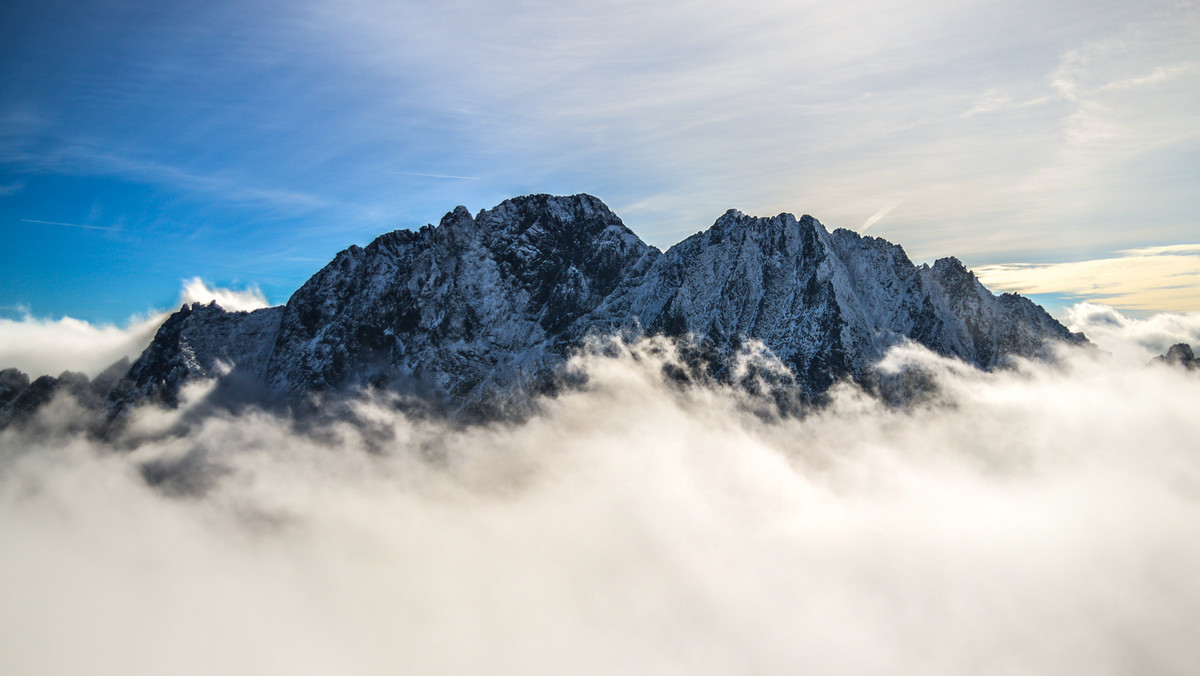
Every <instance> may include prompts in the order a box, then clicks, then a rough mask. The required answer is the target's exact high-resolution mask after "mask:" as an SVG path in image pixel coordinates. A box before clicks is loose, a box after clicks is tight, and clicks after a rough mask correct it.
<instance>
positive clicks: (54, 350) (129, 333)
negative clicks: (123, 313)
mask: <svg viewBox="0 0 1200 676" xmlns="http://www.w3.org/2000/svg"><path fill="white" fill-rule="evenodd" d="M212 301H216V302H217V304H218V305H220V306H221V307H223V308H225V309H226V310H229V311H231V312H248V311H251V310H257V309H258V308H262V307H267V305H268V303H267V299H266V298H265V297H264V296H263V294H262V292H261V291H259V290H258V288H257V287H249V288H247V289H242V290H235V289H223V288H215V287H210V286H209V285H208V284H207V283H205V282H204V281H203V280H202V279H200V278H199V277H193V278H191V279H188V280H185V281H184V283H183V289H182V290H181V291H180V293H179V300H178V301H177V302H178V303H180V304H185V303H189V304H190V303H204V304H207V303H210V302H212ZM169 314H170V313H169V312H161V311H156V312H151V313H148V314H146V315H141V316H135V317H132V318H130V319H129V320H128V321H127V322H126V323H125V325H124V326H116V325H113V324H93V323H91V322H87V321H83V320H80V319H75V318H73V317H62V318H59V319H49V318H44V317H35V316H33V315H32V314H30V313H29V312H28V311H25V312H23V313H22V316H21V317H20V318H19V319H5V318H2V317H0V368H17V369H20V370H22V371H24V372H25V373H26V374H28V375H30V376H32V377H37V376H41V375H52V376H57V375H59V374H60V373H62V372H63V371H79V372H82V373H86V374H87V375H88V376H95V375H96V374H98V373H100V372H101V371H103V370H104V369H105V368H107V367H108V366H110V365H112V364H113V363H115V362H117V361H118V360H120V359H121V358H122V357H128V358H130V359H136V358H137V356H138V355H139V354H141V352H142V350H144V349H146V346H147V345H149V344H150V341H151V340H152V339H153V338H154V333H155V332H156V331H157V330H158V327H159V326H160V325H161V324H162V323H163V321H164V320H165V319H166V318H167V316H168V315H169Z"/></svg>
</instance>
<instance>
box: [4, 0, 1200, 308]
mask: <svg viewBox="0 0 1200 676" xmlns="http://www.w3.org/2000/svg"><path fill="white" fill-rule="evenodd" d="M1197 35H1200V6H1198V5H1197V3H1196V2H1191V1H1181V2H1156V1H1147V2H1136V3H1131V2H1127V1H1122V2H1095V1H1091V0H1088V1H1079V2H1073V1H1069V0H1063V1H1050V2H1047V1H1045V0H1038V1H1037V2H1033V1H1026V0H1016V1H1004V2H999V1H997V2H971V3H963V2H958V1H954V2H950V1H940V0H924V1H921V2H896V1H889V0H879V1H871V2H857V3H854V2H843V1H838V2H832V1H831V2H824V1H812V2H759V3H752V4H747V3H741V2H739V3H733V2H724V1H704V2H693V3H678V2H673V1H671V2H668V1H664V0H643V1H639V2H623V1H618V2H569V1H553V2H550V1H546V2H542V1H539V0H529V1H520V2H518V1H501V2H456V1H453V0H450V1H445V2H438V3H425V2H394V1H390V0H389V1H384V0H353V1H346V0H339V1H337V2H333V1H332V0H299V1H297V2H287V3H282V2H273V3H271V2H261V1H259V0H241V1H239V2H224V1H222V0H215V1H213V2H205V3H181V2H171V1H164V2H155V3H138V2H118V1H113V2H101V1H94V2H81V1H78V0H74V1H71V2H59V1H55V0H39V1H38V2H28V1H25V0H10V1H8V2H5V3H3V6H2V7H0V317H4V318H7V319H9V320H12V321H24V320H31V321H41V322H49V321H62V320H63V318H73V319H78V320H81V321H85V322H90V323H98V324H114V325H115V324H121V325H126V326H132V325H133V324H134V323H135V322H137V321H144V320H145V318H146V317H148V316H152V315H154V314H155V313H158V312H161V311H163V310H165V309H169V308H170V307H171V305H172V304H173V303H175V302H177V301H178V300H179V297H180V296H181V289H182V288H184V287H185V286H186V284H187V283H189V282H190V280H194V279H197V278H198V279H200V280H203V283H204V284H207V285H208V286H210V287H212V288H218V287H220V288H227V289H233V290H236V291H238V292H242V293H249V294H251V295H254V294H258V295H260V296H262V297H263V298H264V299H265V302H269V303H272V304H275V303H282V302H285V301H286V300H287V298H288V296H289V295H290V294H291V293H292V291H294V290H295V289H296V288H298V287H299V286H300V285H301V284H302V283H303V282H304V281H305V280H306V279H307V278H308V277H309V276H310V275H312V274H313V273H314V272H316V271H317V270H318V269H320V267H321V266H323V265H324V264H325V263H326V262H328V261H329V260H330V259H331V258H332V257H333V255H334V254H335V253H336V252H337V251H339V250H341V249H343V248H346V247H348V246H350V245H351V244H359V245H364V244H366V243H368V242H369V241H371V240H372V239H373V238H374V237H376V236H377V235H379V234H381V233H383V232H386V231H390V230H394V229H398V228H415V227H419V226H420V225H423V224H425V223H430V222H433V223H436V222H437V221H438V219H439V218H440V217H441V216H442V215H443V214H444V213H446V212H447V211H450V210H451V209H452V208H453V207H454V206H456V205H459V204H463V205H466V206H467V207H469V208H470V209H471V210H472V211H477V210H479V209H483V208H490V207H492V206H494V205H496V204H497V203H499V202H500V201H502V200H503V199H506V198H508V197H511V196H515V195H520V194H528V193H539V192H545V193H553V194H573V193H579V192H586V193H590V194H593V195H596V196H598V197H600V198H601V199H602V200H604V201H605V203H607V204H608V205H609V206H610V207H611V208H612V209H613V210H614V211H615V212H616V213H617V214H618V215H619V216H621V217H622V218H623V220H624V221H625V222H626V224H627V225H629V226H630V227H631V228H632V229H633V230H634V231H635V232H637V233H638V234H639V235H640V236H641V237H642V238H643V239H644V240H646V241H647V242H649V243H651V244H654V245H656V246H659V247H660V248H666V247H669V246H670V245H672V244H674V243H676V242H678V241H679V240H681V239H682V238H684V237H686V236H688V235H690V234H693V233H695V232H697V231H700V230H703V229H705V228H707V227H708V226H710V225H711V224H712V222H713V221H715V220H716V218H717V217H718V216H719V215H720V214H722V213H723V212H724V211H725V210H727V209H729V208H737V209H740V210H742V211H744V212H746V213H750V214H755V215H774V214H776V213H780V212H791V213H795V214H797V215H799V214H811V215H813V216H815V217H816V218H818V219H819V220H821V221H822V222H823V223H824V224H825V225H826V226H827V227H829V228H830V229H832V228H835V227H845V228H849V229H852V230H856V231H858V232H862V233H864V234H869V235H875V236H879V237H884V238H886V239H888V240H890V241H893V242H895V243H898V244H901V245H902V246H904V247H905V250H906V251H907V252H908V253H909V255H910V257H911V258H913V260H914V261H916V262H932V261H933V260H935V259H936V258H939V257H942V256H948V255H954V256H958V257H959V258H960V259H962V260H963V261H964V262H965V263H966V264H967V265H968V266H969V267H971V268H973V269H975V270H976V271H977V272H978V273H979V274H980V277H981V278H982V279H983V280H984V282H985V283H987V284H989V285H990V287H991V288H993V289H994V290H997V291H1000V290H1014V291H1020V292H1023V293H1027V294H1030V295H1031V296H1032V297H1033V298H1034V299H1035V300H1038V301H1040V302H1044V303H1046V304H1047V306H1048V307H1049V308H1050V309H1051V310H1052V311H1055V312H1056V313H1057V314H1060V315H1061V313H1062V312H1063V311H1065V308H1067V307H1068V306H1070V305H1071V304H1073V303H1075V302H1077V301H1081V300H1086V301H1092V302H1098V303H1102V304H1105V305H1109V306H1112V307H1115V308H1118V309H1120V310H1122V311H1126V312H1132V313H1134V314H1138V313H1141V314H1142V315H1143V316H1144V315H1146V314H1148V313H1153V312H1158V311H1174V312H1188V311H1197V310H1200V283H1198V282H1200V190H1197V189H1196V186H1197V185H1198V184H1200V40H1197V39H1196V36H1197ZM183 295H186V294H183Z"/></svg>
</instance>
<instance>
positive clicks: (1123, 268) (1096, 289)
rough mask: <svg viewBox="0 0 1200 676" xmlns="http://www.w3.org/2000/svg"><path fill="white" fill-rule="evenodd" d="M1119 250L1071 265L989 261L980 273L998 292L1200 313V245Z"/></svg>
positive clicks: (982, 278)
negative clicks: (1108, 256) (1116, 252)
mask: <svg viewBox="0 0 1200 676" xmlns="http://www.w3.org/2000/svg"><path fill="white" fill-rule="evenodd" d="M1119 253H1120V254H1121V255H1119V256H1115V257H1111V258H1099V259H1093V260H1084V261H1074V262H1069V263H1008V264H997V265H984V266H980V267H978V268H976V270H975V272H976V273H977V274H978V275H979V278H980V280H981V281H982V282H983V283H984V284H986V285H987V286H989V287H991V288H993V289H996V290H1002V291H1015V292H1018V293H1031V294H1038V293H1046V294H1062V295H1066V296H1069V297H1072V298H1077V299H1086V300H1089V301H1092V302H1096V303H1103V304H1105V305H1111V306H1113V307H1117V308H1122V309H1126V310H1140V311H1163V310H1166V311H1175V312H1190V311H1200V245H1197V244H1177V245H1171V246H1161V247H1146V248H1141V249H1129V250H1125V251H1121V252H1119Z"/></svg>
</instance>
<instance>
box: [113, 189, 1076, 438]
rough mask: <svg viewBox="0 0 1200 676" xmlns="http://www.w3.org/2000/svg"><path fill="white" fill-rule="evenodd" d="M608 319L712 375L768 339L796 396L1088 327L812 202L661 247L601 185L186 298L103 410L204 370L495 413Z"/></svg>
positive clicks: (1003, 352)
mask: <svg viewBox="0 0 1200 676" xmlns="http://www.w3.org/2000/svg"><path fill="white" fill-rule="evenodd" d="M614 333H616V334H620V335H621V336H622V337H624V338H627V339H628V338H636V337H638V336H643V335H666V336H670V337H675V338H680V339H686V340H685V344H686V345H687V346H689V349H690V350H691V352H690V354H691V355H692V356H693V357H694V358H695V360H696V362H697V363H698V364H702V366H703V369H702V371H703V373H704V374H706V375H707V376H711V377H714V378H718V379H721V378H730V377H732V376H731V375H730V372H731V370H730V369H729V365H730V363H731V362H730V360H731V359H732V358H734V357H735V356H736V355H737V353H738V351H739V350H740V349H743V348H744V347H745V346H746V345H747V344H748V343H749V342H750V341H755V340H757V341H761V342H762V343H763V344H764V345H765V346H766V347H767V348H768V349H769V350H770V351H771V352H772V353H773V354H774V355H775V356H776V357H777V358H778V359H779V360H780V361H781V362H782V363H783V364H785V365H786V366H787V367H788V368H789V369H790V370H791V371H792V372H793V373H794V377H793V378H792V379H790V380H789V381H788V382H787V383H786V386H787V387H788V388H790V389H791V390H793V391H794V392H795V393H796V395H797V396H799V397H800V398H801V399H802V400H807V401H814V400H818V399H819V398H820V396H821V394H822V393H824V392H825V391H826V390H828V388H829V387H830V386H831V385H832V384H833V383H834V382H836V381H837V380H838V379H842V378H850V379H854V380H858V381H860V382H865V381H866V380H867V379H868V377H869V374H870V367H871V365H872V364H873V363H875V362H876V361H878V360H879V359H880V358H881V357H882V356H883V354H884V351H885V350H886V349H887V348H888V347H889V346H892V345H895V344H897V343H900V342H903V341H908V340H911V341H915V342H917V343H920V344H922V345H924V346H926V347H928V348H930V349H931V350H933V351H935V352H938V353H940V354H943V355H948V356H953V357H957V358H959V359H961V360H963V361H965V362H967V363H970V364H973V365H975V366H977V367H979V368H982V369H989V368H993V367H996V366H998V365H1000V364H1003V363H1004V361H1005V360H1006V358H1008V357H1009V356H1011V355H1019V356H1027V357H1037V356H1045V355H1047V354H1048V350H1049V347H1050V345H1051V344H1053V343H1055V342H1058V341H1063V342H1069V343H1082V342H1086V339H1085V338H1084V337H1083V336H1082V335H1081V334H1072V333H1071V332H1069V331H1068V330H1067V329H1066V328H1064V327H1063V326H1062V325H1061V324H1059V323H1058V322H1057V321H1055V320H1054V319H1053V318H1051V317H1050V316H1049V315H1048V314H1047V313H1046V312H1045V311H1044V310H1043V309H1042V308H1040V307H1038V306H1037V305H1035V304H1034V303H1032V302H1031V301H1029V300H1028V299H1025V298H1022V297H1020V296H1016V295H1013V294H1005V295H1002V296H996V295H994V294H992V293H991V292H990V291H988V290H987V289H986V288H985V287H984V286H983V285H982V284H981V283H980V282H979V280H978V279H976V278H975V276H974V274H972V273H971V272H970V271H968V270H967V269H966V268H965V267H964V266H963V265H962V263H960V262H959V261H958V260H957V259H954V258H945V259H942V260H939V261H937V262H936V263H935V264H934V265H933V266H932V267H930V266H927V265H919V266H918V265H913V263H912V262H911V261H910V260H909V259H908V257H907V256H906V255H905V253H904V250H903V249H901V248H900V247H899V246H897V245H894V244H891V243H889V242H886V241H884V240H882V239H878V238H874V237H862V236H860V235H858V234H856V233H853V232H850V231H848V230H835V231H834V232H832V233H830V232H828V231H827V230H826V229H825V227H824V226H822V225H821V223H819V222H818V221H817V220H816V219H814V218H812V217H810V216H803V217H801V218H799V219H797V218H795V217H794V216H792V215H791V214H780V215H779V216H775V217H772V218H756V217H751V216H747V215H745V214H742V213H741V212H738V211H735V210H731V211H729V212H727V213H725V214H724V215H723V216H721V218H719V219H718V220H717V222H716V223H715V224H714V225H713V226H712V227H711V228H709V229H708V230H705V231H703V232H700V233H697V234H696V235H693V236H692V237H689V238H687V239H685V240H684V241H682V242H680V243H679V244H677V245H675V246H673V247H671V248H670V249H669V250H667V251H666V252H665V253H664V252H660V251H659V250H658V249H656V248H655V247H652V246H650V245H648V244H646V243H644V242H642V241H641V239H639V238H638V237H637V235H635V234H634V233H633V232H632V231H631V230H629V229H628V228H627V227H625V225H624V224H623V223H622V222H621V220H620V219H619V218H618V217H617V216H616V215H615V214H613V213H612V211H610V210H609V209H608V207H606V206H605V205H604V204H603V203H602V202H601V201H600V200H598V199H596V198H595V197H591V196H589V195H574V196H570V197H554V196H549V195H530V196H524V197H517V198H513V199H510V200H506V201H505V202H503V203H501V204H500V205H498V206H497V207H495V208H494V209H490V210H482V211H480V212H479V213H478V214H477V215H475V216H474V217H472V215H471V214H470V212H468V211H467V209H466V208H465V207H457V208H455V209H454V210H453V211H451V212H450V213H448V214H446V216H445V217H443V218H442V220H441V222H440V224H439V225H437V226H436V227H435V226H425V227H423V228H421V229H420V230H418V231H404V230H400V231H396V232H391V233H387V234H385V235H382V236H380V237H379V238H377V239H376V240H375V241H374V242H372V243H371V244H370V245H368V246H367V247H365V248H360V247H357V246H352V247H350V248H349V249H346V250H345V251H342V252H341V253H339V254H338V255H337V256H336V257H335V258H334V259H333V261H332V262H330V263H329V264H328V265H326V266H325V267H324V268H323V269H322V270H321V271H319V272H318V273H317V274H316V275H314V276H313V277H312V278H311V279H309V280H308V282H307V283H305V284H304V286H302V287H301V288H300V289H299V290H298V291H296V293H295V294H293V295H292V297H291V298H290V299H289V300H288V302H287V304H286V305H284V306H279V307H272V308H266V309H262V310H257V311H255V312H249V313H246V312H226V311H225V310H223V309H222V308H220V307H219V306H217V305H215V304H210V305H207V306H202V305H199V304H196V305H191V306H184V307H182V308H181V309H180V310H179V311H178V312H176V313H175V314H173V315H172V316H171V317H170V318H169V319H168V320H167V321H166V322H165V323H164V324H163V325H162V327H161V328H160V329H159V331H158V334H157V335H156V336H155V338H154V341H153V342H152V343H151V345H150V346H149V347H148V348H147V349H146V350H145V352H144V353H143V354H142V355H141V356H140V357H139V358H138V359H137V360H136V361H135V362H134V363H133V364H132V366H130V368H129V369H128V371H127V373H126V374H125V376H124V378H122V379H121V381H120V383H119V384H118V385H117V386H116V387H114V388H113V389H112V390H111V392H110V394H109V405H110V406H111V407H112V408H113V409H114V410H117V411H120V410H125V409H127V408H128V407H129V406H131V405H134V404H137V403H141V402H147V401H150V402H157V403H161V404H164V405H168V406H173V405H176V404H178V402H179V397H180V392H181V389H182V388H183V387H184V386H185V385H186V384H187V383H189V382H193V381H196V380H199V379H209V378H217V379H219V381H220V384H219V386H218V388H217V390H216V393H217V394H216V395H215V396H220V397H224V398H226V399H228V400H232V401H241V402H251V403H261V404H295V403H298V402H302V401H305V400H308V399H310V395H313V394H314V393H342V392H352V391H355V390H357V389H358V388H363V387H375V388H387V389H390V390H395V391H399V392H401V393H403V394H407V395H412V396H411V399H412V400H415V401H421V402H425V403H426V404H428V405H430V406H433V407H435V408H438V409H441V410H443V411H445V412H448V413H452V414H458V415H468V416H481V417H484V418H494V417H503V416H506V415H509V414H513V413H520V412H521V411H523V410H525V407H526V406H527V405H528V403H529V401H530V396H531V395H533V394H537V393H546V392H553V391H554V390H555V389H556V388H557V387H559V385H560V381H561V378H560V376H561V367H562V366H563V364H564V363H565V360H566V358H567V357H568V356H569V355H570V354H571V353H572V352H573V351H575V350H578V349H580V347H581V346H583V345H584V344H585V342H586V341H587V340H588V338H589V337H593V336H607V335H612V334H614Z"/></svg>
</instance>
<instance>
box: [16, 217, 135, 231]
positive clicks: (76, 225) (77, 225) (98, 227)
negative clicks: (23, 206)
mask: <svg viewBox="0 0 1200 676" xmlns="http://www.w3.org/2000/svg"><path fill="white" fill-rule="evenodd" d="M19 220H20V221H21V222H22V223H37V224H38V225H61V226H64V227H67V228H86V229H88V230H120V228H114V227H108V226H103V225H87V224H86V223H61V222H59V221H39V220H36V219H32V218H22V219H19Z"/></svg>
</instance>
